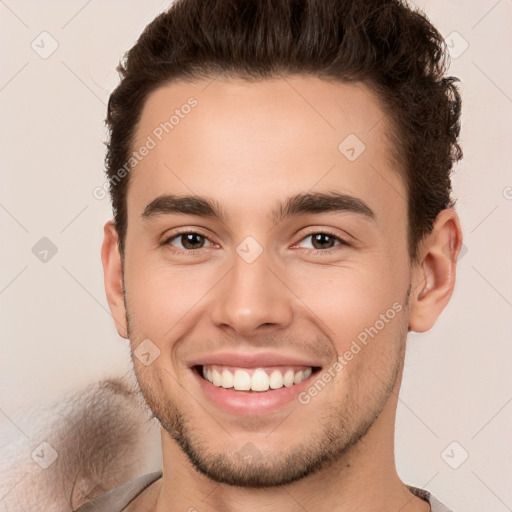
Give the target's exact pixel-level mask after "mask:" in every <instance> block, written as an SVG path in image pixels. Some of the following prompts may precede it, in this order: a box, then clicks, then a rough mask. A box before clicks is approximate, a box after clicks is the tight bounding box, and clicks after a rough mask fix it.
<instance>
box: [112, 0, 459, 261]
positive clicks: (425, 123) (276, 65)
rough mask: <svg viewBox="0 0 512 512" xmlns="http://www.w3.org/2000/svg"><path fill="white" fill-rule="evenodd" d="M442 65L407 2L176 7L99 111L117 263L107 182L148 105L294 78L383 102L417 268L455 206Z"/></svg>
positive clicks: (160, 20) (288, 0) (122, 220)
mask: <svg viewBox="0 0 512 512" xmlns="http://www.w3.org/2000/svg"><path fill="white" fill-rule="evenodd" d="M447 60H448V59H447V53H446V45H445V43H444V40H443V38H442V36H441V35H440V33H439V32H438V31H437V30H436V29H435V28H434V27H433V26H432V24H431V23H430V21H429V20H428V18H427V17H426V16H425V15H424V14H423V13H421V12H420V11H418V10H417V9H414V8H412V7H411V6H409V5H408V3H407V2H406V1H401V0H253V1H242V0H210V1H206V0H177V1H176V2H175V3H174V4H172V5H171V7H170V8H169V9H168V10H167V11H166V12H164V13H162V14H160V15H159V16H157V17H156V18H155V19H154V20H153V21H152V22H151V23H150V24H149V25H148V26H147V27H146V28H145V30H144V32H143V33H142V35H141V36H140V38H139V40H138V41H137V43H136V44H135V45H134V46H133V47H132V48H131V49H130V50H129V51H128V52H127V54H126V55H125V57H124V59H123V61H122V62H121V63H120V65H119V67H118V71H119V73H120V75H121V82H120V84H119V86H118V87H117V88H116V89H115V90H114V91H113V93H112V94H111V96H110V99H109V103H108V114H107V119H106V123H107V127H108V129H109V133H110V137H109V140H108V142H107V155H106V159H105V163H106V172H107V178H108V180H109V183H110V194H111V199H112V206H113V210H114V219H115V225H116V229H117V231H118V233H119V240H120V250H121V253H123V252H124V239H125V236H126V229H127V211H126V210H127V205H126V192H127V187H128V183H129V175H126V176H125V177H124V178H123V179H122V180H116V181H114V180H113V178H114V177H116V173H117V172H118V170H119V169H121V168H123V167H125V165H126V162H128V159H129V156H130V153H131V151H132V147H131V146H132V144H133V140H134V135H135V130H136V126H137V124H138V121H139V119H140V117H141V113H142V110H143V107H144V104H145V101H146V100H147V98H148V96H149V94H151V92H152V91H154V90H155V89H156V88H157V87H159V86H162V85H163V84H165V83H168V82H169V81H172V80H173V79H177V78H181V79H190V80H197V79H201V78H208V77H215V76H232V77H238V78H244V79H247V80H261V79H267V78H274V77H279V76H280V75H297V74H298V75H310V76H316V77H320V78H323V79H326V80H338V81H340V82H349V81H361V82H364V83H365V84H366V85H368V86H369V87H370V88H371V90H373V92H375V93H376V95H377V96H378V97H379V99H380V100H381V103H382V104H383V105H384V109H385V111H386V113H387V115H388V117H389V119H390V121H391V124H392V126H393V127H394V130H393V134H392V136H391V140H392V141H393V146H394V153H395V158H396V160H397V161H398V162H399V163H400V165H399V166H398V167H399V171H400V172H401V173H402V176H403V179H404V182H405V185H406V190H407V194H408V196H407V204H408V246H409V254H410V257H411V259H415V258H416V257H417V248H418V244H419V242H420V241H421V240H422V239H423V238H424V237H425V236H426V235H427V234H428V233H430V232H431V231H432V227H433V224H434V221H435V219H436V217H437V215H438V213H439V212H440V211H441V210H443V209H445V208H447V207H450V206H453V201H452V200H451V197H450V195H451V179H450V178H451V170H452V166H453V164H454V162H456V161H457V160H459V159H460V158H461V157H462V151H461V149H460V146H459V144H458V142H457V141H458V136H459V132H460V107H461V99H460V94H459V91H458V89H457V86H456V84H455V82H456V81H457V79H456V78H454V77H445V76H444V75H445V71H446V68H447ZM123 176H124V174H123Z"/></svg>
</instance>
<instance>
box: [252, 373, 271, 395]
mask: <svg viewBox="0 0 512 512" xmlns="http://www.w3.org/2000/svg"><path fill="white" fill-rule="evenodd" d="M268 385H269V378H268V375H267V374H266V373H265V371H264V370H262V369H260V368H257V369H256V370H254V373H253V374H252V377H251V389H252V390H253V391H267V389H268Z"/></svg>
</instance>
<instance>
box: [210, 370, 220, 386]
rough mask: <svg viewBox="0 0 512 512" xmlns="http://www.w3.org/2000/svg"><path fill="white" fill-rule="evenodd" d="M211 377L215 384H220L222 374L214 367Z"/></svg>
mask: <svg viewBox="0 0 512 512" xmlns="http://www.w3.org/2000/svg"><path fill="white" fill-rule="evenodd" d="M212 378H213V384H214V385H215V386H222V375H221V374H220V373H219V372H218V371H217V370H215V369H214V370H213V372H212Z"/></svg>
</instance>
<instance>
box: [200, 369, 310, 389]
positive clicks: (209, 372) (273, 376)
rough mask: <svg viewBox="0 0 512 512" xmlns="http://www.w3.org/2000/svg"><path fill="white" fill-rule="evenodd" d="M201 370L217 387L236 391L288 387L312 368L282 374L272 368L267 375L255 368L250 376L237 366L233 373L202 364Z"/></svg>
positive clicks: (307, 374)
mask: <svg viewBox="0 0 512 512" xmlns="http://www.w3.org/2000/svg"><path fill="white" fill-rule="evenodd" d="M217 368H218V369H217ZM202 371H203V377H204V378H205V379H206V380H208V381H209V382H211V383H212V384H213V385H214V386H217V387H223V388H225V389H229V388H234V389H235V390H237V391H249V390H252V391H267V390H268V389H269V388H270V389H281V388H282V387H283V386H285V387H287V388H289V387H290V386H293V385H294V384H298V383H299V382H302V381H303V380H304V379H307V378H308V377H309V376H310V375H311V373H312V368H311V367H310V368H306V369H305V370H299V371H297V372H294V371H293V370H292V369H288V370H286V372H284V375H283V373H282V371H280V370H273V371H272V372H271V373H270V375H268V373H267V371H265V369H263V368H256V369H255V370H254V371H253V373H252V376H251V375H250V374H249V373H248V372H247V371H245V370H243V369H241V368H237V369H236V371H235V373H234V374H233V373H232V372H231V371H230V370H228V369H226V368H221V367H216V368H213V369H212V368H206V366H203V370H202Z"/></svg>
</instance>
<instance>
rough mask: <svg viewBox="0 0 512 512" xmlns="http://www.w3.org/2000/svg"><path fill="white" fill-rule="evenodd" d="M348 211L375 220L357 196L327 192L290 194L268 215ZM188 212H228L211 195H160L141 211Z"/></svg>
mask: <svg viewBox="0 0 512 512" xmlns="http://www.w3.org/2000/svg"><path fill="white" fill-rule="evenodd" d="M326 212H349V213H355V214H358V215H361V216H363V217H366V218H367V219H368V220H372V221H375V218H376V216H375V213H374V212H373V210H372V209H371V208H370V207H369V206H368V205H367V204H366V203H365V202H364V201H363V200H362V199H359V198H357V197H354V196H351V195H348V194H340V193H337V192H329V193H319V192H315V193H304V194H296V195H294V196H291V197H289V198H288V199H286V200H285V201H284V202H280V203H278V205H277V207H276V208H275V209H274V210H272V212H271V214H270V218H271V219H272V220H273V221H274V222H275V223H276V224H277V223H278V222H280V221H282V220H284V219H287V218H289V217H294V216H299V215H305V214H308V213H326ZM176 214H189V215H197V216H200V217H208V218H212V219H218V220H220V221H222V222H225V221H226V220H227V215H226V212H225V211H224V209H223V208H222V207H221V205H220V204H219V203H218V202H217V201H215V200H213V199H210V198H207V197H202V196H179V195H172V194H168V195H163V196H159V197H157V198H156V199H154V200H153V201H151V202H150V203H149V204H148V205H147V206H146V207H145V208H144V212H143V213H142V218H143V219H150V218H153V217H157V216H160V215H176Z"/></svg>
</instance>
